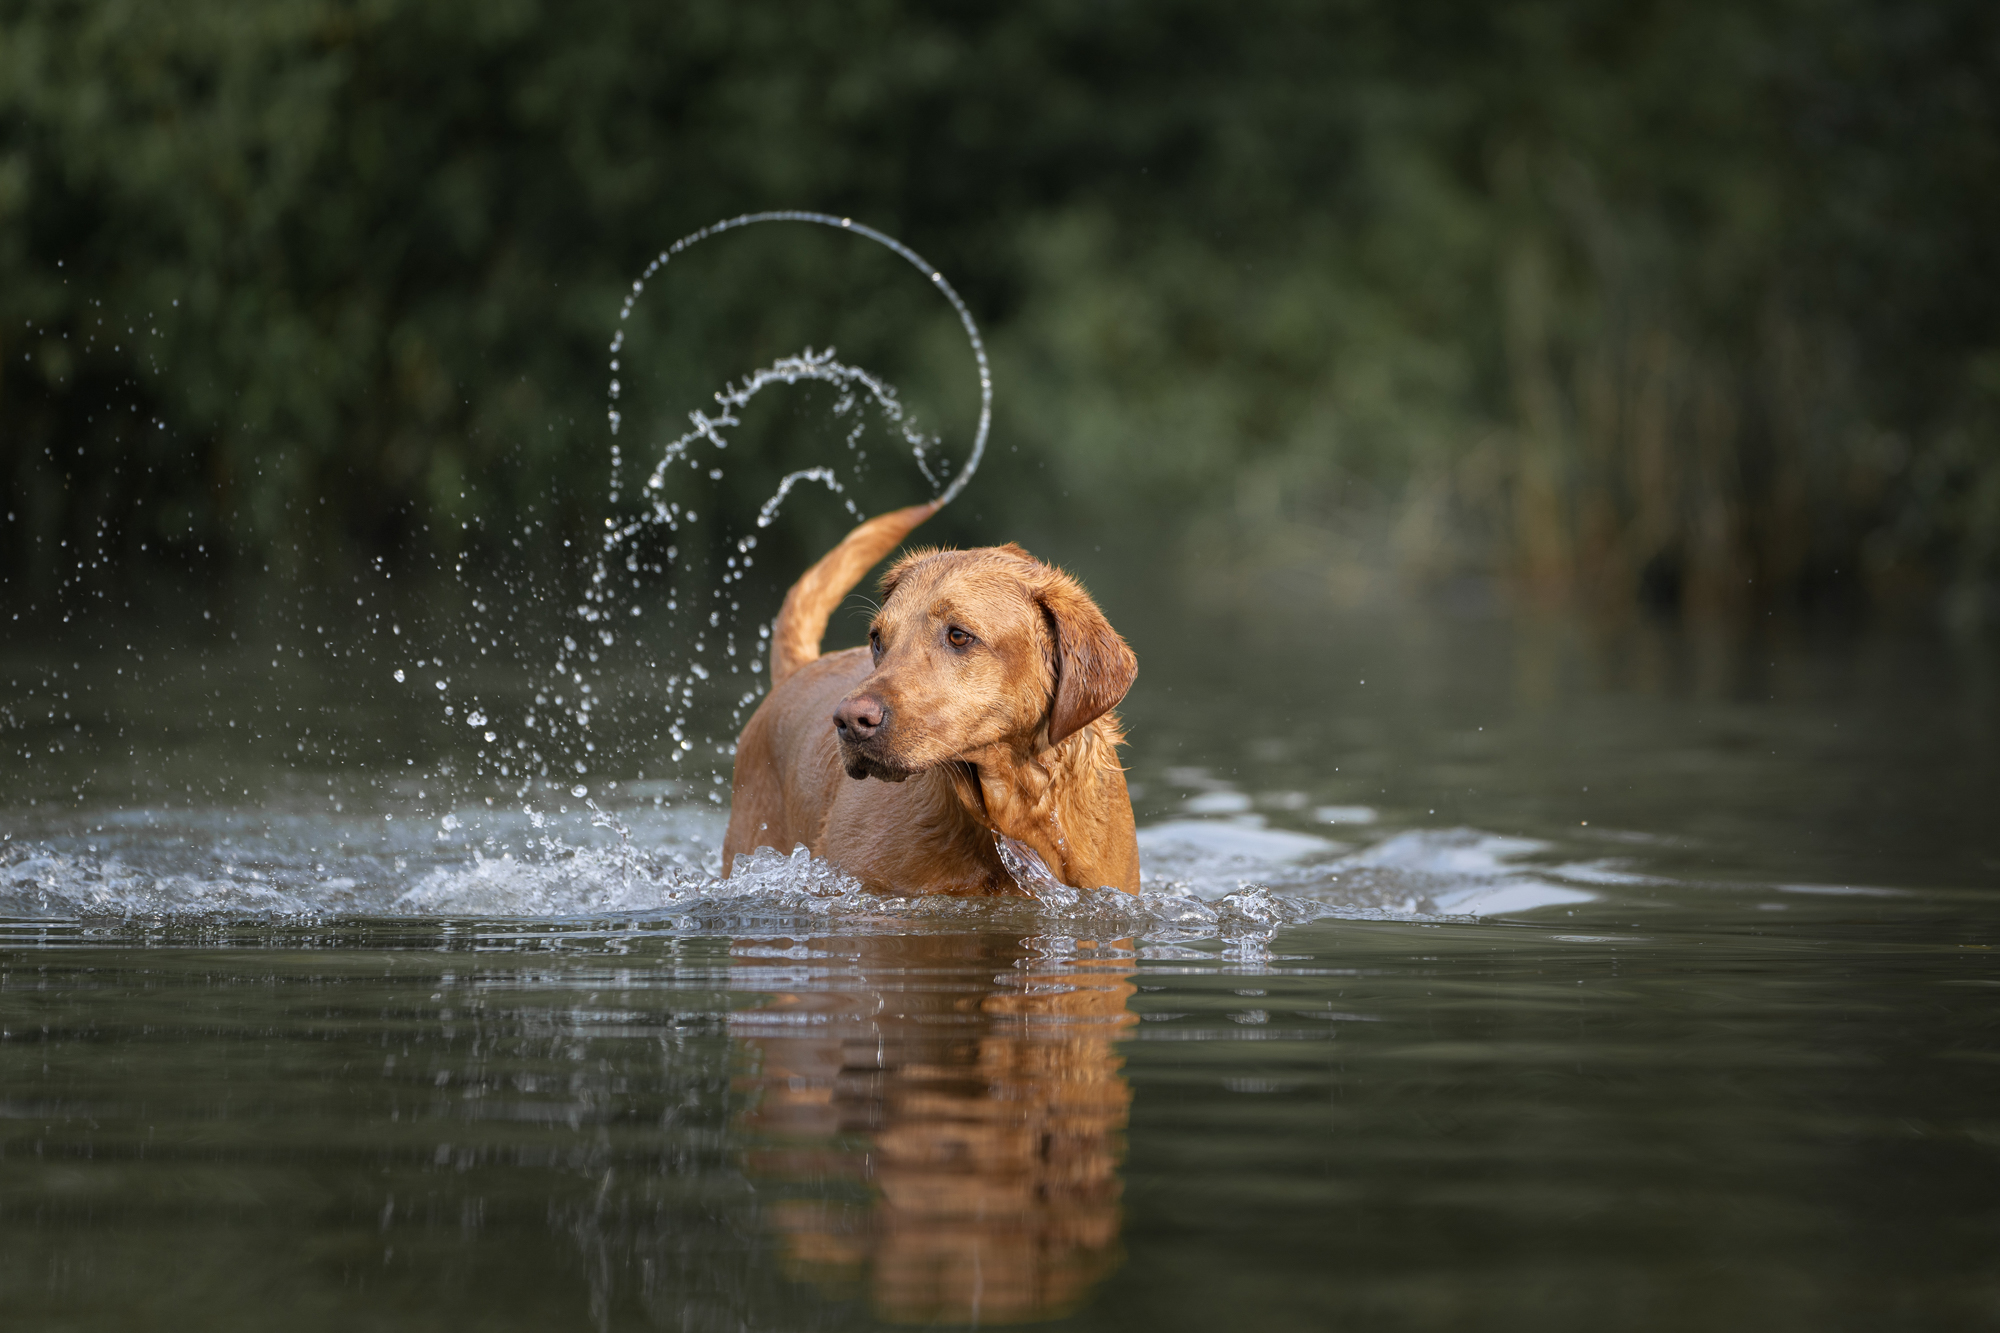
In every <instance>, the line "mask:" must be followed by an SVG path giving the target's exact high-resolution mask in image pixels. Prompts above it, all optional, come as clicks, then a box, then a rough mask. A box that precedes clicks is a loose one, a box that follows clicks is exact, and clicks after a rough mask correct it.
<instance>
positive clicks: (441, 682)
mask: <svg viewBox="0 0 2000 1333" xmlns="http://www.w3.org/2000/svg"><path fill="white" fill-rule="evenodd" d="M438 688H439V689H443V688H444V682H443V681H439V682H438Z"/></svg>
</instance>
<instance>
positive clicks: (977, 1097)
mask: <svg viewBox="0 0 2000 1333" xmlns="http://www.w3.org/2000/svg"><path fill="white" fill-rule="evenodd" d="M733 954H734V959H735V962H734V965H733V966H732V974H733V982H734V985H735V986H736V987H738V988H741V989H748V990H756V991H761V992H763V993H765V994H767V995H769V996H770V997H771V998H770V1000H769V1001H768V1002H767V1003H765V1004H764V1005H762V1006H761V1007H759V1008H757V1009H754V1010H749V1011H744V1012H739V1013H737V1014H735V1015H733V1016H732V1018H731V1028H732V1031H733V1032H734V1033H735V1035H737V1036H739V1037H741V1038H742V1040H743V1045H744V1047H745V1051H746V1054H747V1056H748V1059H749V1068H750V1071H751V1072H750V1073H749V1074H748V1075H747V1078H746V1086H747V1088H748V1089H749V1090H751V1091H753V1092H754V1094H755V1095H754V1096H753V1097H752V1099H751V1101H750V1107H751V1109H750V1110H749V1111H748V1112H747V1113H746V1115H745V1117H744V1121H743V1128H744V1129H745V1130H747V1131H748V1132H749V1134H750V1136H751V1139H752V1141H753V1142H754V1143H755V1144H756V1145H758V1146H756V1147H755V1148H754V1149H753V1150H752V1151H751V1153H750V1157H749V1162H748V1166H749V1170H750V1174H751V1176H752V1178H753V1179H754V1180H755V1181H757V1183H758V1184H759V1186H760V1188H762V1189H763V1190H764V1191H766V1192H767V1193H769V1194H776V1195H779V1196H789V1197H782V1198H781V1201H779V1202H776V1203H775V1204H774V1205H773V1206H772V1208H771V1210H770V1213H769V1216H770V1217H771V1218H772V1220H773V1222H774V1224H775V1226H776V1227H777V1228H778V1230H779V1231H780V1232H781V1233H782V1235H783V1242H784V1248H785V1255H786V1259H787V1263H788V1266H789V1267H790V1268H791V1270H792V1272H793V1274H794V1276H797V1277H800V1278H805V1279H808V1280H811V1281H813V1282H815V1283H817V1284H819V1285H821V1286H823V1287H828V1288H834V1289H839V1290H845V1291H855V1290H856V1289H857V1288H859V1289H860V1291H861V1293H862V1294H865V1296H866V1298H867V1299H868V1300H869V1301H870V1303H871V1304H872V1305H873V1306H874V1308H875V1310H876V1312H877V1314H879V1315H881V1316H882V1317H884V1318H887V1319H890V1320H892V1321H896V1322H933V1321H935V1322H945V1323H1003V1322H1010V1321H1021V1320H1031V1319H1038V1318H1048V1317H1053V1316H1057V1315H1061V1314H1063V1313H1065V1312H1067V1311H1069V1310H1071V1309H1073V1308H1075V1307H1076V1306H1077V1305H1078V1304H1079V1303H1080V1302H1081V1301H1082V1300H1083V1299H1084V1298H1085V1297H1086V1296H1087V1295H1088V1294H1089V1291H1090V1288H1091V1286H1092V1285H1093V1284H1094V1283H1095V1282H1096V1281H1097V1280H1098V1279H1099V1278H1101V1277H1103V1276H1104V1275H1105V1274H1106V1273H1108V1272H1109V1271H1110V1270H1111V1269H1112V1268H1113V1267H1115V1266H1116V1265H1117V1263H1118V1259H1119V1247H1118V1224H1119V1201H1118V1196H1119V1190H1120V1186H1119V1181H1118V1175H1117V1169H1118V1163H1119V1160H1120V1157H1121V1155H1122V1153H1123V1146H1124V1144H1123V1132H1124V1128H1125V1122H1126V1116H1127V1113H1128V1112H1129V1110H1130V1107H1131V1102H1132V1090H1131V1088H1130V1086H1129V1085H1128V1084H1127V1083H1126V1082H1125V1079H1124V1077H1123V1076H1122V1075H1121V1074H1120V1073H1119V1068H1120V1066H1121V1065H1122V1063H1123V1062H1122V1061H1121V1060H1120V1059H1119V1057H1118V1056H1117V1054H1116V1053H1115V1047H1114V1043H1115V1042H1116V1041H1117V1040H1118V1039H1119V1037H1120V1036H1122V1035H1123V1034H1124V1029H1125V1028H1126V1027H1128V1026H1130V1025H1131V1024H1132V1023H1134V1022H1136V1018H1135V1016H1134V1015H1133V1014H1132V1013H1131V1012H1129V1011H1128V1010H1127V1008H1126V1000H1127V998H1128V997H1129V996H1130V995H1131V994H1132V991H1133V986H1132V984H1131V982H1130V980H1129V978H1130V976H1131V974H1132V970H1133V969H1132V965H1131V962H1130V959H1131V950H1130V948H1129V945H1127V944H1125V943H1123V942H1115V943H1114V942H1111V941H1104V942H1101V943H1100V942H1095V941H1071V940H1067V939H1063V940H1050V941H1046V942H1043V941H1038V940H1035V939H1032V938H1031V939H1025V940H1024V939H1022V938H1021V937H1020V936H1019V935H997V934H988V935H951V936H909V935H906V936H893V937H861V938H828V939H815V940H811V941H808V942H806V943H804V944H795V943H794V942H790V941H780V942H752V941H741V942H739V943H738V944H737V945H736V946H735V948H734V950H733Z"/></svg>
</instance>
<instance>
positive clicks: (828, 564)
mask: <svg viewBox="0 0 2000 1333" xmlns="http://www.w3.org/2000/svg"><path fill="white" fill-rule="evenodd" d="M937 511H938V507H937V502H936V501H932V502H931V503H929V504H920V505H911V506H910V507H909V508H908V509H892V510H890V511H889V512H888V513H886V514H879V515H877V516H876V517H874V518H871V519H869V520H868V521H867V522H866V523H863V524H862V525H861V526H860V527H858V528H856V529H855V530H854V531H852V532H850V533H848V534H847V535H846V536H845V537H843V538H841V539H840V545H838V546H836V547H834V548H833V549H832V550H831V551H828V552H827V553H826V554H825V555H823V556H821V557H820V560H819V563H818V564H816V565H814V566H813V567H812V568H811V569H808V570H807V571H806V572H805V573H804V574H802V575H800V576H799V581H798V582H797V583H794V584H793V585H792V590H791V591H790V592H788V593H786V594H785V605H784V606H783V607H782V608H781V609H780V610H779V612H778V623H777V626H776V627H775V628H774V629H773V631H772V634H771V687H772V688H773V689H776V688H777V687H778V686H780V685H782V684H784V683H785V678H786V677H787V676H789V675H791V674H792V673H793V672H794V671H797V670H798V669H799V668H800V667H802V666H804V665H805V664H806V663H808V662H811V661H815V660H817V659H818V657H819V641H820V639H821V637H822V636H824V635H825V634H826V620H827V617H828V616H830V615H832V614H833V608H834V607H836V606H838V605H840V599H841V598H843V597H845V596H847V594H848V592H849V591H850V590H851V589H852V588H853V587H854V585H855V584H857V583H859V582H861V576H862V575H863V574H866V573H867V572H868V571H869V570H871V569H873V568H874V567H875V562H876V561H878V560H880V559H881V558H882V557H883V556H885V555H887V554H889V552H890V551H892V550H894V549H895V548H896V544H897V543H898V542H900V541H902V540H903V538H905V537H907V536H909V535H910V530H911V529H912V528H914V527H916V526H917V524H919V523H921V522H923V521H924V520H925V519H927V518H929V517H930V516H931V515H932V514H935V513H936V512H937Z"/></svg>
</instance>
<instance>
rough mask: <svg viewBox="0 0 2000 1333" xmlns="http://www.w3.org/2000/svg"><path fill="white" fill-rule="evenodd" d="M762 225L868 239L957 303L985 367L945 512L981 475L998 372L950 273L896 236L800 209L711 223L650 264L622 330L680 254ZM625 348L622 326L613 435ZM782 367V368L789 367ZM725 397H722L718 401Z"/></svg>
mask: <svg viewBox="0 0 2000 1333" xmlns="http://www.w3.org/2000/svg"><path fill="white" fill-rule="evenodd" d="M760 222H810V223H813V224H815V225H817V226H822V227H832V228H834V229H835V230H836V231H846V232H852V233H854V234H855V235H857V236H865V237H867V238H868V239H869V240H871V241H874V242H875V243H876V244H877V245H881V246H885V247H887V248H888V249H890V250H892V251H894V252H895V253H896V254H898V255H900V256H902V258H903V259H904V260H906V261H907V262H908V263H909V264H910V265H911V266H913V267H914V268H915V269H916V270H917V271H918V272H919V273H922V274H923V275H924V276H925V277H927V278H929V279H930V280H931V285H932V286H934V287H936V288H937V289H938V291H939V292H941V293H942V294H943V295H944V298H945V300H947V301H949V302H951V308H952V309H953V310H955V311H957V312H958V322H959V323H960V324H961V325H963V326H964V328H965V337H966V340H967V341H968V342H970V343H971V344H972V356H973V359H974V360H975V361H977V362H978V364H979V426H978V429H977V430H976V431H975V432H974V434H973V437H972V453H971V456H970V457H969V458H967V459H966V462H965V466H964V467H963V468H962V469H960V471H959V473H958V475H957V476H956V477H953V478H952V480H951V484H950V485H948V486H946V487H945V489H944V492H943V493H942V494H941V495H939V496H938V504H939V506H940V507H942V506H944V505H948V504H950V503H951V502H952V501H953V500H955V499H957V498H958V494H959V492H960V491H963V490H964V489H965V483H967V482H968V481H971V480H972V474H973V473H974V472H977V471H978V470H979V460H980V459H981V458H983V457H984V456H985V454H986V436H987V434H988V432H989V431H990V430H991V429H992V425H993V369H992V366H991V365H989V364H988V362H987V360H986V344H985V342H984V341H983V340H982V339H981V338H980V336H979V326H978V325H976V324H974V323H973V322H972V312H971V311H970V310H969V309H967V308H966V304H965V301H964V299H963V298H962V297H960V296H959V294H958V290H957V289H956V288H954V287H953V286H952V285H951V283H950V282H949V281H948V280H947V279H946V278H945V276H944V274H942V273H940V272H938V270H937V268H936V266H934V265H933V264H932V263H931V262H930V261H929V260H927V259H925V258H924V257H923V256H922V255H920V254H918V253H917V252H916V251H915V250H912V249H911V248H910V247H909V246H907V245H904V244H903V243H902V242H901V241H899V240H897V239H896V238H895V237H893V236H890V235H887V234H885V233H883V232H879V231H877V230H875V229H874V228H873V227H869V226H865V225H863V224H862V223H859V222H856V221H855V220H854V219H853V218H842V217H835V216H834V215H833V214H831V213H810V212H803V211H800V210H796V209H787V210H782V211H778V212H770V213H744V214H741V215H740V216H737V217H733V218H725V219H724V220H722V221H721V222H714V223H710V224H709V225H708V226H706V227H703V228H702V229H701V230H700V231H697V232H692V233H690V234H689V235H686V236H683V237H681V238H680V239H679V240H678V241H675V242H674V243H673V244H672V245H670V246H668V247H667V248H666V249H664V250H662V251H660V253H659V256H658V257H657V258H655V259H654V260H653V262H652V263H650V264H648V265H646V271H645V272H644V273H642V274H640V275H639V277H637V278H635V279H633V282H632V290H631V291H630V292H629V293H627V294H626V297H625V303H624V306H623V308H622V309H620V310H619V312H618V319H619V323H620V324H621V325H622V324H623V323H624V322H625V321H626V320H627V319H629V318H631V315H632V309H633V307H634V306H636V305H637V304H638V302H639V297H640V296H641V295H643V294H644V293H645V290H646V283H647V282H649V281H650V280H651V279H652V277H653V275H654V274H656V273H658V272H659V271H660V270H661V269H663V268H665V267H666V266H667V264H668V263H669V262H670V261H671V260H672V259H673V257H674V256H675V255H677V254H679V253H681V251H683V250H686V249H688V248H689V247H690V246H694V245H699V244H700V243H701V242H703V241H705V240H707V239H708V238H709V237H711V236H716V235H719V234H721V233H722V232H725V231H735V230H736V229H738V228H740V227H749V226H754V225H756V224H758V223H760ZM624 346H625V330H624V329H623V328H622V327H621V328H620V329H619V330H618V332H617V334H616V336H614V337H613V338H612V340H611V356H612V380H611V390H610V397H611V406H610V407H609V408H608V409H607V415H608V417H609V420H610V423H611V433H612V434H613V435H616V434H617V433H618V427H619V424H620V420H621V418H620V415H619V412H618V388H619V385H618V379H617V365H618V362H617V357H618V353H619V352H620V351H621V350H622V349H623V348H624ZM789 359H790V358H788V360H789ZM778 364H779V366H782V365H783V364H784V362H780V363H778ZM777 368H778V367H776V366H774V367H771V368H770V371H775V370H777ZM842 369H843V370H844V369H846V367H842ZM770 371H760V372H758V374H759V375H760V376H761V375H766V374H769V373H770ZM857 373H858V372H857ZM758 387H762V384H761V383H760V384H759V385H758ZM869 387H870V388H871V389H873V390H876V391H877V394H878V398H879V386H878V385H877V384H876V383H875V382H874V381H873V380H872V378H871V379H870V381H869ZM750 392H752V393H754V392H755V390H754V389H752V390H751V391H750ZM720 396H721V395H718V397H720ZM746 401H747V398H746ZM725 410H726V405H725ZM718 424H720V423H718ZM697 429H699V426H697ZM917 461H918V465H919V466H922V465H923V457H922V454H921V452H919V454H918V460H917ZM654 475H655V476H658V475H659V474H658V472H657V471H656V472H655V474H654ZM924 475H925V476H927V477H929V476H930V469H929V468H928V467H925V468H924ZM932 484H934V485H935V484H936V480H935V478H933V479H932ZM760 526H761V525H760Z"/></svg>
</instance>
